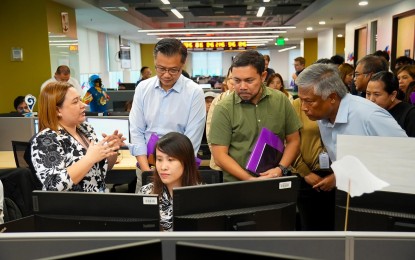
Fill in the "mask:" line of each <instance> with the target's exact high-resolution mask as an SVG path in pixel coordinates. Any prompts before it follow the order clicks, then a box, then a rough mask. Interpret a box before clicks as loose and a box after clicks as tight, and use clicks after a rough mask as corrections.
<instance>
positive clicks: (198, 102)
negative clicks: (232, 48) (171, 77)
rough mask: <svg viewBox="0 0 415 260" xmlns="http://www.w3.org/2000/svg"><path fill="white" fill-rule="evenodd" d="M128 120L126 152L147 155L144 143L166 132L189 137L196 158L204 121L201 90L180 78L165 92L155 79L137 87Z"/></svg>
mask: <svg viewBox="0 0 415 260" xmlns="http://www.w3.org/2000/svg"><path fill="white" fill-rule="evenodd" d="M129 118H130V136H131V145H130V146H129V149H130V152H131V154H132V155H133V156H138V155H146V154H147V146H146V144H147V142H148V140H149V138H150V135H151V134H152V133H157V135H158V136H159V137H161V136H163V135H165V134H167V133H169V132H179V133H182V134H184V135H186V136H187V137H189V139H190V141H191V142H192V144H193V148H194V151H195V155H197V152H198V151H199V147H200V143H201V141H202V135H203V131H204V129H205V122H206V107H205V97H204V94H203V90H202V88H201V87H200V86H199V85H197V84H196V83H195V82H194V81H192V80H191V79H188V78H186V77H184V76H183V75H180V77H179V79H178V80H177V82H176V83H175V84H174V85H173V87H172V88H171V89H169V90H168V91H165V90H164V89H163V88H162V87H161V86H160V80H159V79H158V77H157V76H154V77H152V78H149V79H147V80H144V81H142V82H140V84H138V86H137V87H136V89H135V94H134V100H133V106H132V109H131V112H130V116H129Z"/></svg>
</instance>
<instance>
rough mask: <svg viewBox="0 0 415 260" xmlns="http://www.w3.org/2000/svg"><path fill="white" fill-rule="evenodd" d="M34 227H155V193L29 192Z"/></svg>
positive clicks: (157, 217)
mask: <svg viewBox="0 0 415 260" xmlns="http://www.w3.org/2000/svg"><path fill="white" fill-rule="evenodd" d="M32 198H33V212H34V217H35V220H34V223H35V230H36V231H40V232H61V231H159V230H160V226H159V223H160V213H159V205H158V198H157V195H155V194H150V195H144V194H135V193H98V192H75V191H71V192H62V191H39V190H34V191H33V192H32Z"/></svg>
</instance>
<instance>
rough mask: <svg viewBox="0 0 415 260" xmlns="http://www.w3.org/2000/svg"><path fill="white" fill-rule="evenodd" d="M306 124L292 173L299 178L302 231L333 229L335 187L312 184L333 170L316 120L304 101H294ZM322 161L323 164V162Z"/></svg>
mask: <svg viewBox="0 0 415 260" xmlns="http://www.w3.org/2000/svg"><path fill="white" fill-rule="evenodd" d="M293 106H294V110H295V112H296V113H297V115H298V117H299V119H300V121H301V123H302V124H303V127H302V128H301V129H300V137H301V139H300V153H299V155H298V157H297V158H296V159H295V161H294V163H293V164H292V167H293V173H295V174H296V175H297V176H299V177H300V189H299V193H298V199H297V206H298V211H299V216H300V223H301V227H300V230H303V231H333V230H334V205H335V203H334V198H335V189H331V190H330V189H329V190H320V189H319V188H315V189H314V188H313V186H314V185H315V184H317V183H319V182H320V181H322V180H323V179H324V178H327V177H328V176H329V175H331V174H332V173H333V172H332V171H331V169H330V167H329V166H330V163H331V162H330V160H329V157H328V155H327V152H326V151H325V149H324V145H323V142H322V140H321V137H320V130H319V128H318V124H317V122H316V121H313V120H310V119H309V118H308V117H307V115H306V114H305V113H304V111H303V110H302V109H301V100H300V99H299V98H297V99H296V100H294V101H293ZM320 161H321V163H320Z"/></svg>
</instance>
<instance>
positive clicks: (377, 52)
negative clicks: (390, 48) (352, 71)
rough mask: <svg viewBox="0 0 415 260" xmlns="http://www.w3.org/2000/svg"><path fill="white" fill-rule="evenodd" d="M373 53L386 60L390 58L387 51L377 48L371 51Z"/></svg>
mask: <svg viewBox="0 0 415 260" xmlns="http://www.w3.org/2000/svg"><path fill="white" fill-rule="evenodd" d="M373 55H375V56H379V57H383V58H385V60H386V61H388V62H389V60H390V57H389V53H388V52H387V51H382V50H377V51H375V52H374V53H373Z"/></svg>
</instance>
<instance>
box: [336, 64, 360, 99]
mask: <svg viewBox="0 0 415 260" xmlns="http://www.w3.org/2000/svg"><path fill="white" fill-rule="evenodd" d="M339 73H340V77H341V79H342V81H343V83H344V85H345V86H346V89H347V92H348V93H352V94H353V95H355V94H357V92H356V87H354V86H353V77H354V67H353V65H351V64H349V63H343V64H341V65H340V66H339ZM353 88H354V90H353ZM353 92H354V93H353Z"/></svg>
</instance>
